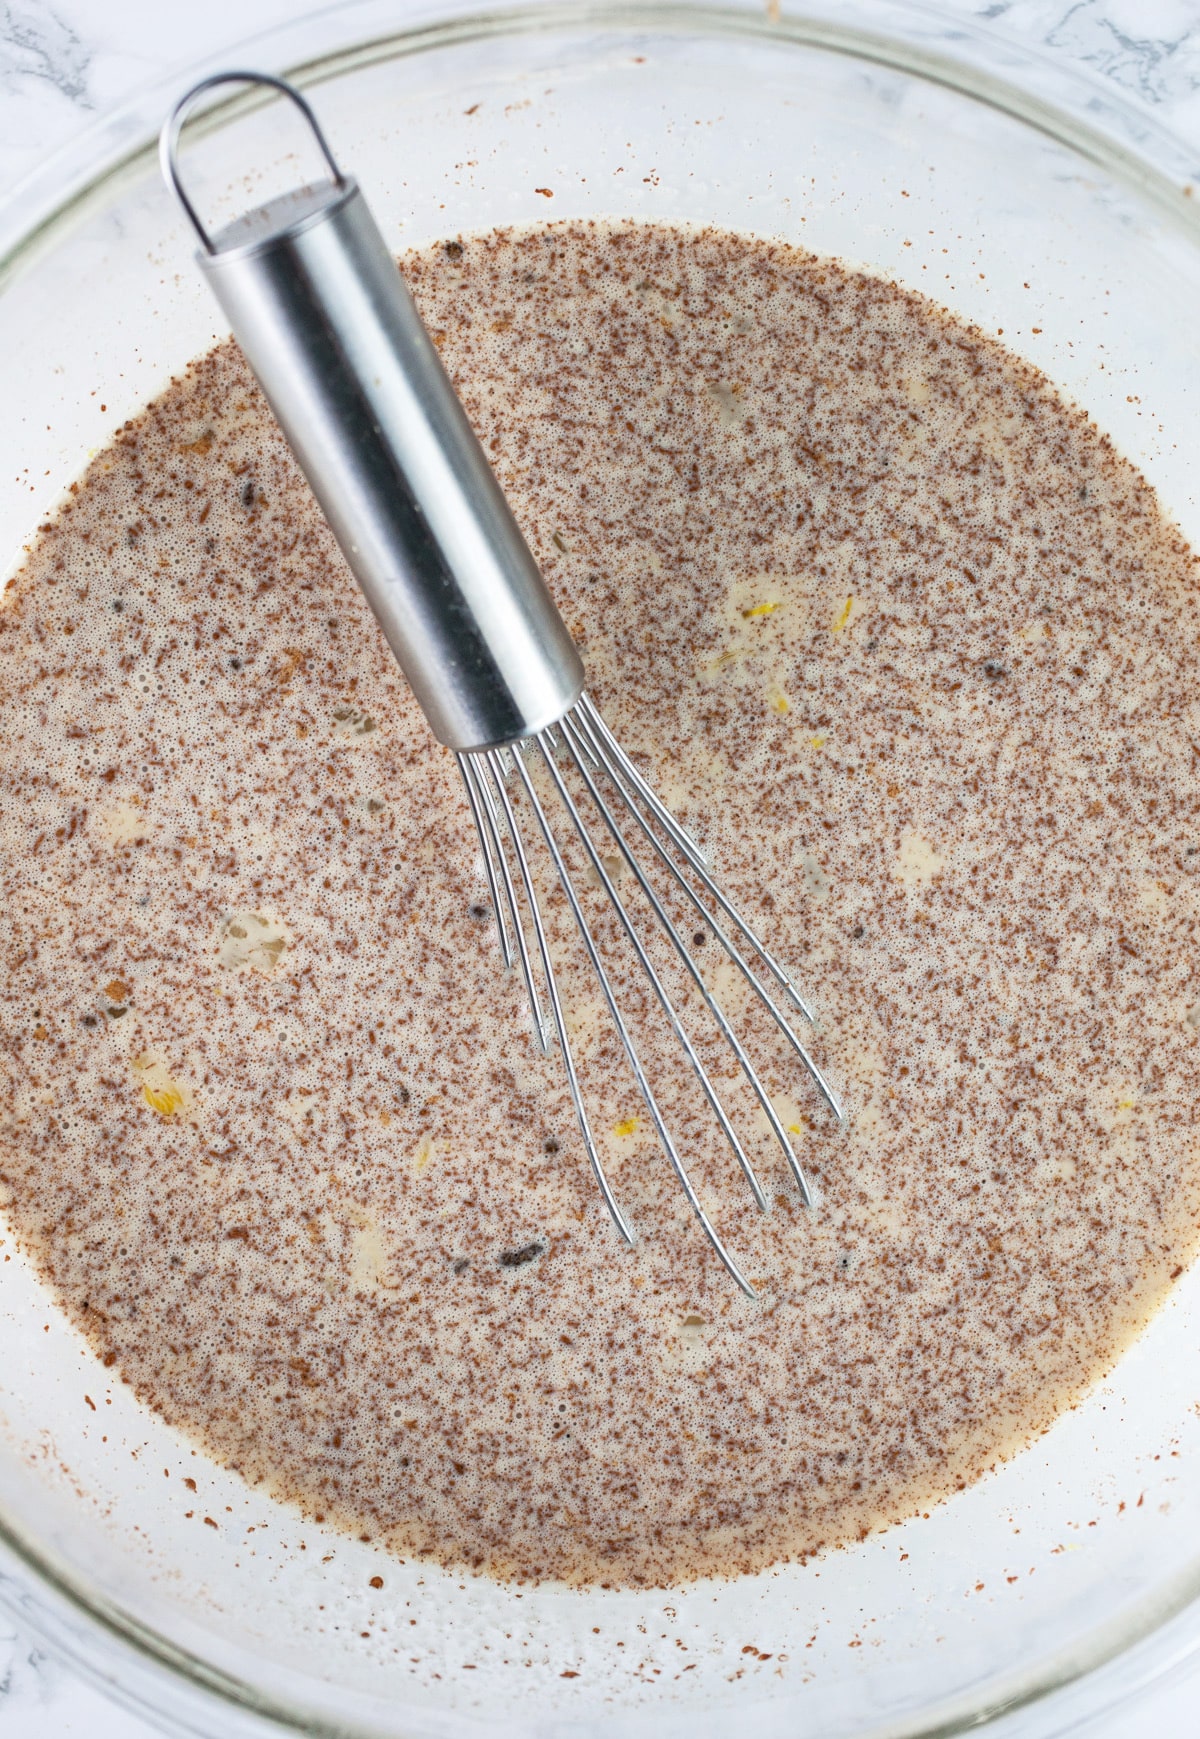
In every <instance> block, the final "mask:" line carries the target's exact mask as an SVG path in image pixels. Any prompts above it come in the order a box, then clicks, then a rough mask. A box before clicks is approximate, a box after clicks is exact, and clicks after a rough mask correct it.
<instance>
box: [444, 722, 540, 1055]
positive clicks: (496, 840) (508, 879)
mask: <svg viewBox="0 0 1200 1739" xmlns="http://www.w3.org/2000/svg"><path fill="white" fill-rule="evenodd" d="M459 765H460V766H461V767H462V773H463V779H464V780H465V781H466V786H467V793H468V796H469V797H471V799H472V801H471V807H472V809H473V810H476V825H478V809H480V808H481V809H482V811H483V814H484V816H485V818H486V822H487V837H485V838H484V848H483V850H484V860H485V862H487V863H488V864H489V870H488V880H489V882H490V883H491V887H492V901H493V904H494V905H495V908H496V923H497V927H498V928H499V929H500V931H501V937H502V944H501V945H502V947H503V949H504V953H505V965H506V966H510V967H511V965H512V950H511V949H510V948H508V947H507V937H505V936H504V934H503V918H502V916H501V911H500V902H499V900H498V899H497V898H496V882H495V877H494V875H493V874H492V873H491V869H490V859H491V854H492V851H493V849H494V850H495V853H496V856H497V858H498V859H499V862H500V874H501V877H502V879H503V882H504V895H505V899H506V901H507V903H508V911H509V916H510V917H511V919H512V927H513V932H514V934H515V936H516V942H517V954H518V957H519V959H520V962H521V976H522V977H523V978H524V980H525V990H526V993H527V995H528V997H529V1012H530V1014H531V1015H532V1017H533V1030H534V1032H535V1033H536V1034H537V1042H538V1045H539V1047H540V1048H541V1052H542V1055H543V1056H545V1054H546V1049H547V1047H546V1027H545V1023H544V1021H543V1018H542V1005H541V1002H540V1000H539V998H538V993H537V986H536V984H535V983H534V978H533V963H532V962H531V960H530V958H529V949H528V947H527V946H526V942H525V926H524V925H523V924H522V922H521V917H520V913H519V912H518V910H517V896H516V890H515V889H514V887H513V880H512V872H511V871H510V870H509V867H508V858H507V857H506V855H505V852H504V847H503V845H502V844H501V841H500V833H499V828H498V826H497V816H496V808H495V804H494V802H493V801H492V799H491V794H490V792H489V791H488V789H487V786H486V784H482V785H481V786H480V787H479V790H478V797H479V799H481V801H480V802H479V803H478V805H477V803H476V793H475V791H474V789H473V787H474V784H475V781H477V780H478V778H479V775H478V773H477V772H476V770H475V767H474V766H473V764H472V763H471V762H470V761H469V760H468V759H467V757H466V756H464V755H460V756H459ZM499 790H500V795H501V798H503V797H504V796H505V795H506V793H505V791H504V786H503V785H502V784H501V785H500V786H499ZM505 811H506V813H507V811H508V805H507V804H505ZM510 831H512V832H513V840H514V844H515V845H516V846H517V847H518V848H519V846H520V840H519V838H518V836H517V834H516V832H515V830H512V829H511V828H510ZM480 832H481V835H482V833H483V830H482V829H480Z"/></svg>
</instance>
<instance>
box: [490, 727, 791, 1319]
mask: <svg viewBox="0 0 1200 1739" xmlns="http://www.w3.org/2000/svg"><path fill="white" fill-rule="evenodd" d="M534 740H535V741H536V742H537V745H538V748H539V749H540V751H541V755H542V760H543V762H544V763H545V765H546V767H547V769H548V771H549V773H550V776H551V778H552V780H553V781H554V784H555V787H556V789H557V791H558V794H559V796H560V798H561V799H562V801H563V804H564V806H565V807H566V809H567V812H568V814H569V815H570V817H571V820H572V824H573V826H574V827H575V830H576V832H577V833H578V835H579V837H580V839H581V840H582V841H583V844H584V847H585V849H586V850H587V852H588V855H589V857H590V859H591V863H592V867H593V869H594V870H595V871H596V873H597V875H598V876H599V877H600V880H601V884H602V886H603V887H604V889H605V892H606V893H607V894H608V897H609V899H610V900H611V901H612V903H613V905H614V907H615V908H616V909H617V910H618V912H623V910H624V908H623V907H622V905H621V901H620V899H619V897H618V895H617V891H616V889H615V888H614V887H613V885H612V882H611V880H610V879H609V876H608V873H607V871H606V870H605V868H604V866H603V864H602V863H601V861H600V855H599V853H598V852H597V851H596V849H595V847H594V846H593V844H592V842H591V840H590V839H589V838H588V834H587V829H586V828H585V827H584V825H583V821H582V818H581V817H580V815H579V812H578V810H577V809H576V807H575V804H574V802H573V801H572V799H571V794H570V792H569V791H568V790H567V788H566V785H565V784H564V782H563V778H562V775H561V773H560V772H559V770H558V768H557V766H556V765H555V763H554V756H553V754H552V752H551V750H550V747H549V745H548V744H547V743H546V742H544V741H543V740H542V737H541V736H538V737H537V738H535V739H534ZM516 763H517V771H518V773H519V774H520V777H521V781H522V783H523V785H524V787H525V792H526V795H527V797H528V798H529V802H530V805H531V807H532V809H533V812H534V815H535V816H536V818H537V823H538V828H539V830H540V832H541V835H542V838H543V839H544V840H545V842H546V849H547V850H548V851H549V853H550V856H551V858H552V860H553V862H554V868H555V871H556V873H557V875H558V879H559V883H560V885H561V887H562V890H563V893H564V894H565V895H566V898H567V903H568V904H569V906H570V908H571V914H572V916H573V917H574V919H575V924H576V927H577V928H578V930H579V935H580V939H581V940H582V942H583V946H584V949H585V951H586V953H587V957H588V961H589V963H590V965H591V968H592V971H593V972H594V973H595V975H596V980H597V982H598V983H599V985H600V989H601V992H602V993H603V996H604V1000H605V1002H606V1003H607V1005H608V1012H609V1015H610V1017H611V1019H612V1022H613V1025H614V1026H615V1028H616V1030H617V1036H618V1037H619V1039H620V1040H621V1045H622V1047H623V1049H624V1051H625V1055H626V1058H627V1059H628V1062H629V1066H630V1069H631V1070H632V1072H633V1078H634V1080H635V1081H636V1083H637V1087H638V1091H639V1093H640V1094H641V1096H642V1101H643V1103H644V1104H645V1107H646V1110H647V1111H648V1112H649V1114H650V1121H651V1122H652V1123H653V1125H654V1128H655V1132H656V1133H657V1135H658V1139H659V1142H660V1143H661V1145H662V1149H663V1151H664V1153H665V1154H666V1156H667V1158H668V1160H669V1161H670V1163H671V1168H672V1170H673V1171H674V1173H675V1175H676V1177H677V1178H678V1179H679V1183H680V1186H681V1188H682V1190H683V1193H684V1195H685V1196H686V1197H687V1200H688V1204H689V1206H690V1207H691V1209H692V1212H693V1213H694V1214H695V1215H696V1218H697V1219H698V1220H699V1222H700V1224H701V1226H702V1227H703V1228H704V1232H705V1235H706V1236H707V1238H708V1241H709V1243H710V1244H711V1245H712V1247H713V1249H714V1250H715V1251H716V1254H717V1255H718V1257H719V1258H720V1260H721V1261H722V1262H723V1263H724V1265H725V1267H726V1269H727V1270H728V1272H729V1273H730V1275H732V1277H733V1279H734V1280H735V1281H736V1282H737V1284H738V1285H739V1286H740V1287H741V1289H742V1291H743V1292H744V1293H745V1294H746V1296H747V1298H757V1296H758V1294H757V1293H756V1292H755V1290H754V1288H753V1287H752V1286H751V1284H750V1282H749V1281H748V1280H747V1279H746V1277H745V1275H744V1274H743V1273H742V1271H741V1269H740V1268H739V1267H738V1265H737V1263H736V1262H735V1261H734V1259H733V1257H732V1256H731V1255H730V1253H729V1251H728V1250H727V1249H726V1248H725V1245H724V1244H723V1243H722V1241H721V1238H720V1235H719V1233H718V1232H717V1229H716V1227H715V1226H714V1225H713V1223H712V1221H711V1220H710V1219H709V1217H708V1215H707V1213H706V1212H705V1210H704V1206H703V1203H702V1202H701V1201H700V1198H699V1196H698V1195H697V1194H696V1189H695V1186H694V1185H693V1183H692V1180H691V1178H690V1177H689V1176H688V1173H687V1168H686V1167H685V1165H684V1163H683V1161H682V1159H681V1158H680V1157H679V1151H678V1149H677V1147H676V1145H675V1142H674V1140H673V1138H672V1136H671V1131H670V1130H669V1129H668V1127H667V1124H666V1120H665V1119H664V1117H663V1114H662V1111H661V1110H660V1109H659V1104H658V1100H657V1099H656V1098H655V1096H654V1090H653V1088H652V1087H651V1085H650V1082H649V1079H648V1078H647V1075H646V1071H645V1068H644V1066H643V1064H642V1060H641V1057H640V1056H639V1055H638V1051H637V1046H636V1045H635V1044H634V1042H633V1039H632V1037H631V1035H630V1032H629V1028H628V1027H627V1026H626V1024H625V1020H624V1017H623V1016H622V1014H621V1010H620V1007H619V1005H618V1003H617V998H616V993H615V991H614V990H613V987H612V983H611V981H610V979H609V976H608V973H607V972H606V971H605V969H604V962H603V961H602V960H601V958H600V954H599V951H598V949H597V947H596V943H595V939H594V937H593V936H592V933H591V931H590V930H589V928H588V923H587V919H586V918H585V916H584V913H583V908H582V906H581V905H580V903H579V895H578V893H577V892H576V889H575V885H574V883H573V882H572V880H571V875H570V871H569V870H568V869H567V865H566V862H565V860H564V858H563V855H562V851H561V849H560V847H559V844H558V841H557V839H556V838H555V836H554V831H553V829H552V828H551V826H550V823H549V820H548V819H547V817H546V812H545V810H544V809H543V807H542V804H541V802H540V800H539V798H538V795H537V792H536V790H535V789H534V785H533V781H532V779H531V778H530V775H529V770H528V768H527V767H526V766H525V764H524V762H523V761H522V759H521V757H520V756H517V757H516ZM646 966H647V970H651V969H650V967H649V962H648V961H647V962H646ZM664 994H665V993H664ZM673 1024H674V1025H675V1026H676V1030H677V1031H678V1030H679V1028H678V1022H677V1021H676V1022H674V1023H673Z"/></svg>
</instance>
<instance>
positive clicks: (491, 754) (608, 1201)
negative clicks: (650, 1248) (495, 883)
mask: <svg viewBox="0 0 1200 1739" xmlns="http://www.w3.org/2000/svg"><path fill="white" fill-rule="evenodd" d="M517 761H518V766H519V768H520V773H521V777H522V779H524V780H525V781H526V784H528V780H527V778H526V774H525V768H524V766H523V765H521V763H520V760H519V757H518V758H517ZM486 764H487V766H488V769H489V771H490V772H491V775H492V778H493V780H494V781H495V784H496V790H497V792H498V794H499V798H500V803H501V805H502V807H503V809H504V818H505V821H506V822H507V823H508V835H509V838H510V839H511V840H512V844H513V850H514V852H515V853H516V858H517V866H518V869H519V871H520V876H521V885H522V887H523V888H524V891H525V903H526V905H527V906H528V908H529V914H530V919H531V921H532V923H533V930H534V935H535V936H536V937H537V945H538V953H539V955H540V956H541V961H542V971H543V973H544V974H545V979H546V991H547V994H548V995H549V998H550V1007H551V1009H552V1010H553V1012H554V1024H555V1027H556V1028H557V1031H558V1042H559V1046H560V1048H561V1050H562V1054H563V1065H564V1067H565V1068H566V1072H567V1086H568V1087H569V1089H570V1093H571V1103H572V1104H573V1105H574V1107H575V1117H576V1120H577V1122H578V1124H579V1132H580V1134H581V1135H582V1136H583V1145H584V1148H585V1149H586V1151H587V1156H588V1163H589V1164H590V1166H591V1168H592V1175H593V1177H594V1178H595V1179H596V1184H597V1186H598V1188H599V1190H600V1194H601V1195H602V1196H603V1197H604V1205H605V1207H607V1209H608V1211H609V1214H610V1215H611V1216H612V1221H613V1224H614V1225H615V1226H616V1228H617V1231H618V1232H619V1233H620V1234H621V1237H622V1238H623V1239H624V1240H625V1242H626V1243H627V1244H632V1243H633V1232H632V1231H631V1230H630V1227H629V1223H628V1221H627V1220H626V1218H625V1216H624V1214H623V1213H622V1212H621V1209H620V1206H619V1205H618V1202H617V1198H616V1196H615V1195H614V1194H613V1190H612V1186H611V1184H610V1183H609V1181H608V1177H607V1175H606V1173H605V1170H604V1165H603V1162H602V1160H601V1158H600V1154H599V1152H598V1151H597V1148H596V1141H595V1137H594V1136H593V1134H592V1126H591V1123H590V1122H589V1120H588V1114H587V1108H586V1106H585V1105H584V1102H583V1093H582V1092H581V1090H580V1086H579V1076H578V1074H577V1072H576V1069H575V1055H574V1052H573V1051H572V1049H571V1040H570V1037H569V1035H568V1033H567V1023H566V1017H565V1016H564V1014H563V1009H562V1002H561V1000H560V998H559V994H558V983H557V980H556V979H555V976H554V965H553V962H552V961H551V958H550V946H549V943H548V942H547V940H546V930H545V926H544V925H543V923H542V913H541V908H540V907H539V905H538V901H537V892H536V890H535V887H534V882H533V875H532V872H531V871H530V867H529V859H528V858H527V856H526V854H525V846H524V843H523V841H522V839H521V833H520V829H519V828H518V826H517V820H516V816H515V815H514V813H513V807H512V801H511V799H510V797H509V795H508V791H507V789H506V787H505V784H504V779H503V775H502V773H501V771H500V762H499V757H498V755H497V754H496V751H495V750H491V751H488V753H487V756H486ZM534 802H535V807H536V797H535V799H534ZM543 820H544V818H543Z"/></svg>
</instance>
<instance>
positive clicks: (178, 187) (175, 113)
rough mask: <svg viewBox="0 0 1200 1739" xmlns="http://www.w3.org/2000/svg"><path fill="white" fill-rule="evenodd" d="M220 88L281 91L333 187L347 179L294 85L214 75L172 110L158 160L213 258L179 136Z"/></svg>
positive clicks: (259, 75) (250, 75)
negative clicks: (183, 176)
mask: <svg viewBox="0 0 1200 1739" xmlns="http://www.w3.org/2000/svg"><path fill="white" fill-rule="evenodd" d="M218 85H266V86H268V87H269V88H270V89H271V90H275V91H279V92H281V93H282V95H283V96H285V97H290V98H291V100H292V102H293V103H294V104H295V105H296V107H297V108H298V109H299V110H300V112H301V114H302V115H303V116H304V118H305V120H306V121H307V122H308V124H309V127H310V128H311V130H312V135H313V138H314V139H315V140H316V141H317V145H318V147H319V148H320V152H321V155H322V157H324V159H325V161H326V163H327V164H328V166H329V173H330V175H331V176H332V178H333V183H334V186H335V187H344V186H345V185H346V177H345V176H344V175H343V174H342V172H341V170H340V169H339V168H338V165H337V159H336V158H335V157H334V155H333V152H332V151H331V150H330V149H329V145H328V142H327V141H326V138H325V135H324V133H323V132H322V131H321V124H320V122H319V121H318V120H317V117H316V116H315V115H314V114H313V111H312V109H311V107H310V106H309V103H308V101H307V99H306V98H305V97H303V96H301V94H300V92H299V91H298V90H297V89H296V87H295V85H290V84H289V83H288V82H287V80H286V79H281V78H275V77H274V76H273V75H272V74H271V73H269V72H216V73H213V74H211V76H210V77H208V78H204V79H201V80H200V82H199V84H195V85H193V86H192V88H191V90H189V91H185V92H184V94H183V96H181V97H180V99H179V101H178V102H177V103H176V104H175V107H174V108H173V109H172V110H171V113H170V114H169V115H168V116H167V118H166V120H165V121H164V122H163V128H162V132H161V133H160V134H159V137H158V156H159V162H160V163H161V164H162V172H163V175H164V177H165V178H166V182H167V185H168V186H169V187H170V189H171V191H172V192H173V193H174V195H175V197H176V199H178V201H179V203H180V205H181V206H182V207H183V209H184V211H185V212H186V213H187V215H188V217H189V219H190V220H191V225H192V228H193V229H194V230H195V232H196V234H197V235H198V236H199V237H200V242H201V245H202V247H203V248H204V250H205V252H206V253H209V254H214V253H216V251H217V250H216V247H215V245H214V243H213V239H212V237H211V236H210V235H209V233H208V231H207V230H206V229H205V227H204V225H203V223H202V222H201V220H200V214H199V212H198V211H197V210H196V208H195V206H194V205H193V204H192V202H191V200H190V199H189V198H188V196H187V193H186V192H185V190H184V186H183V182H182V181H181V180H180V176H179V163H178V155H179V136H180V134H181V133H182V131H183V126H184V122H185V121H186V120H187V118H188V115H189V113H190V111H191V109H192V107H193V105H194V104H195V102H196V101H197V99H198V98H200V97H202V96H203V95H204V93H205V91H211V90H213V89H215V88H216V87H217V86H218Z"/></svg>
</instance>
